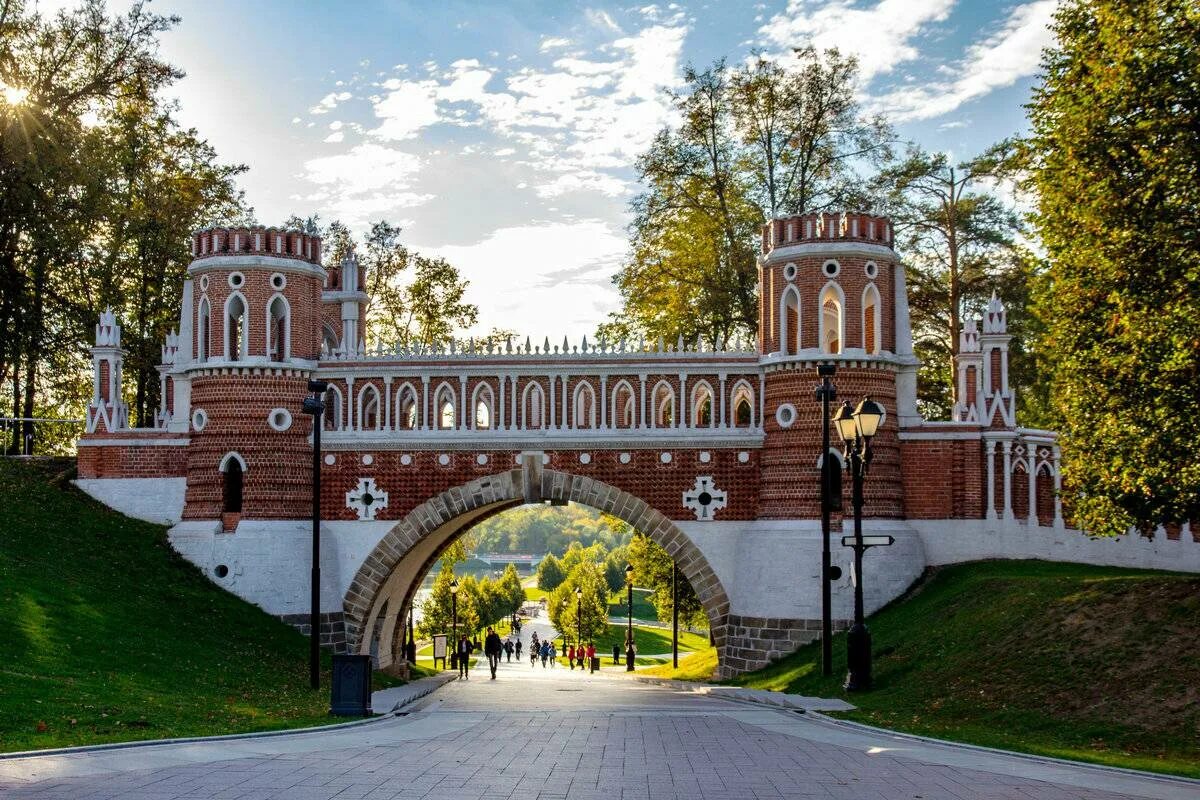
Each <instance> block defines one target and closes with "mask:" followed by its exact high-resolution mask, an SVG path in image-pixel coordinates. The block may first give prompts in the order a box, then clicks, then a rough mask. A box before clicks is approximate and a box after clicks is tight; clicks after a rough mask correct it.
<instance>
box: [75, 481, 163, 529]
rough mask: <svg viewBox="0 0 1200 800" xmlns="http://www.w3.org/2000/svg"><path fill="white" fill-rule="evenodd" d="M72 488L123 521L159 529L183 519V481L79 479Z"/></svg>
mask: <svg viewBox="0 0 1200 800" xmlns="http://www.w3.org/2000/svg"><path fill="white" fill-rule="evenodd" d="M75 485H76V486H78V487H79V488H80V489H82V490H83V491H84V492H85V493H87V494H89V495H91V496H92V497H94V498H95V499H97V500H99V501H100V502H101V503H103V504H104V505H106V506H108V507H109V508H112V509H115V510H117V511H120V512H121V513H122V514H124V515H125V516H127V517H133V518H134V519H141V520H145V521H146V522H155V523H157V524H159V525H174V524H175V523H176V522H179V520H180V519H181V518H182V517H183V496H184V493H185V492H186V491H187V478H80V479H79V480H77V481H75Z"/></svg>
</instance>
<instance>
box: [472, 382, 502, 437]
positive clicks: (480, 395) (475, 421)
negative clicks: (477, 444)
mask: <svg viewBox="0 0 1200 800" xmlns="http://www.w3.org/2000/svg"><path fill="white" fill-rule="evenodd" d="M481 403H482V404H483V405H484V406H485V407H486V408H487V426H486V427H485V428H484V429H483V430H490V429H492V428H495V427H496V393H495V392H493V391H492V385H491V384H490V383H486V382H485V383H480V384H479V385H478V386H476V387H475V391H473V392H471V419H470V420H469V424H470V427H471V428H472V429H474V430H479V429H480V428H479V406H480V404H481Z"/></svg>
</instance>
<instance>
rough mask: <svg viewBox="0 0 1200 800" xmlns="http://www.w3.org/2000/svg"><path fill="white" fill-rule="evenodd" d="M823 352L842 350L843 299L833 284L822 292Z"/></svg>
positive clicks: (833, 352) (831, 352)
mask: <svg viewBox="0 0 1200 800" xmlns="http://www.w3.org/2000/svg"><path fill="white" fill-rule="evenodd" d="M821 352H823V353H830V354H837V353H841V352H842V301H841V299H840V298H839V297H838V294H837V291H836V290H835V289H834V287H832V286H829V287H826V289H825V291H824V292H822V293H821Z"/></svg>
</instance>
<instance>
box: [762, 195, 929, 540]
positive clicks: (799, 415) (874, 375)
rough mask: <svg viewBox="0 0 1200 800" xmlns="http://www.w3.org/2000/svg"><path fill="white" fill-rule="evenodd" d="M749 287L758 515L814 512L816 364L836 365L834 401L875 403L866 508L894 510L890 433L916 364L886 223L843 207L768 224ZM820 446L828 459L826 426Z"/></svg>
mask: <svg viewBox="0 0 1200 800" xmlns="http://www.w3.org/2000/svg"><path fill="white" fill-rule="evenodd" d="M759 288H760V291H759V349H760V352H761V353H762V356H763V360H762V364H763V376H762V380H763V383H764V391H763V398H764V402H763V408H762V414H763V427H764V430H765V434H766V438H765V441H764V443H763V452H762V468H763V479H762V489H761V494H760V497H759V515H760V517H762V518H775V519H797V518H798V519H805V518H807V519H812V518H814V517H816V516H818V515H819V514H820V497H819V491H818V488H819V487H818V482H817V481H815V480H813V476H814V475H815V474H816V472H817V470H818V466H817V465H818V461H819V458H820V452H819V451H820V444H819V443H820V441H821V420H820V412H819V406H818V404H817V403H816V402H815V401H813V399H812V392H813V388H814V387H815V386H816V385H817V384H818V383H819V379H818V377H817V366H818V364H820V363H832V364H834V365H836V366H837V375H836V377H835V379H834V382H835V385H836V386H837V389H838V393H839V394H838V401H839V402H841V401H842V400H850V401H851V402H852V403H856V402H857V401H858V400H859V399H860V398H862V397H863V396H864V395H870V396H872V397H873V398H874V399H875V400H876V401H878V402H879V403H881V404H882V405H883V407H884V408H885V409H886V410H887V417H886V418H885V420H884V423H883V425H882V427H881V428H880V432H879V434H878V436H877V437H876V439H875V442H874V450H875V456H874V462H873V464H872V468H871V471H872V479H871V481H870V483H869V484H868V498H867V513H868V514H869V515H871V516H877V517H893V518H898V517H902V516H903V511H904V509H903V485H902V483H901V480H900V453H899V446H898V440H897V432H898V426H899V425H900V423H901V418H902V417H906V416H915V409H914V408H913V407H914V406H915V370H916V360H915V359H914V358H913V356H912V335H911V333H910V330H909V327H908V305H907V300H906V291H905V282H904V270H903V268H902V267H901V266H900V262H899V259H898V257H897V256H896V253H895V252H894V251H893V250H892V226H891V222H890V221H889V220H888V219H886V218H884V217H876V216H871V215H868V214H854V213H843V214H806V215H802V216H797V217H790V218H787V219H778V220H773V221H772V222H770V223H768V224H767V225H766V226H765V227H764V229H763V240H762V255H761V257H760V259H759ZM814 443H815V444H814ZM831 446H832V449H834V450H835V451H837V456H836V457H838V458H840V457H841V456H840V451H841V441H840V439H838V437H837V435H836V433H834V438H833V441H832V442H831Z"/></svg>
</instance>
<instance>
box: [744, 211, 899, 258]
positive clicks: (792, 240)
mask: <svg viewBox="0 0 1200 800" xmlns="http://www.w3.org/2000/svg"><path fill="white" fill-rule="evenodd" d="M892 233H893V231H892V222H891V220H889V219H888V218H887V217H877V216H875V215H873V214H863V213H859V212H854V211H844V212H841V213H837V214H831V213H825V212H821V213H817V214H800V215H798V216H795V217H783V218H781V219H773V220H771V221H770V222H768V223H767V224H766V225H763V230H762V252H763V254H764V255H765V254H767V253H770V252H771V251H772V250H774V249H775V248H777V247H783V246H786V245H794V244H807V243H819V242H822V241H831V240H840V241H857V242H869V243H871V244H878V245H883V246H884V247H891V246H892Z"/></svg>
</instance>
